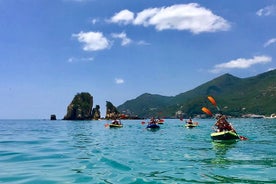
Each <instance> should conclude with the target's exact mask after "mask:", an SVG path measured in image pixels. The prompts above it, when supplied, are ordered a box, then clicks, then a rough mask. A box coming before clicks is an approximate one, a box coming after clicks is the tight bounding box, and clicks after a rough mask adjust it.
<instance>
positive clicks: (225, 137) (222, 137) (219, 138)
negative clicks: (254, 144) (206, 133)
mask: <svg viewBox="0 0 276 184" xmlns="http://www.w3.org/2000/svg"><path fill="white" fill-rule="evenodd" d="M211 138H212V140H213V141H216V142H224V141H226V142H231V141H237V140H238V139H240V136H239V135H238V134H237V133H235V132H233V131H222V132H213V133H211Z"/></svg>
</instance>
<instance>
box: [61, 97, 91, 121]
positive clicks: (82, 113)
mask: <svg viewBox="0 0 276 184" xmlns="http://www.w3.org/2000/svg"><path fill="white" fill-rule="evenodd" d="M92 107H93V96H91V95H90V94H89V93H86V92H82V93H78V94H77V95H75V97H74V99H73V100H72V102H71V103H70V104H69V106H68V107H67V114H66V115H65V116H64V120H90V119H92Z"/></svg>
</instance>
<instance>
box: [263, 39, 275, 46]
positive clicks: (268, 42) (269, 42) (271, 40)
mask: <svg viewBox="0 0 276 184" xmlns="http://www.w3.org/2000/svg"><path fill="white" fill-rule="evenodd" d="M275 42H276V38H272V39H270V40H268V41H267V42H266V43H265V44H264V47H268V46H269V45H271V44H273V43H275Z"/></svg>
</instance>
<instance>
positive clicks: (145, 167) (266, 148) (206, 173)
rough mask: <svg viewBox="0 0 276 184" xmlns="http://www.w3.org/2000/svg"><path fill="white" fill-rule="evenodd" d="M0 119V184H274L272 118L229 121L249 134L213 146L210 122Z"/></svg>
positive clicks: (275, 164) (274, 132) (275, 150)
mask: <svg viewBox="0 0 276 184" xmlns="http://www.w3.org/2000/svg"><path fill="white" fill-rule="evenodd" d="M196 121H198V122H199V126H198V127H196V128H194V129H187V128H184V127H183V124H184V121H180V120H177V119H169V120H165V123H164V124H163V125H160V126H161V128H160V130H158V131H155V132H152V131H148V130H146V129H145V127H146V125H142V124H141V121H140V120H125V121H122V123H123V124H124V127H123V128H120V129H110V128H106V127H105V126H104V125H105V124H106V123H109V122H108V121H48V120H0V164H1V167H0V183H29V184H31V183H39V184H44V183H116V184H117V183H133V184H134V183H136V184H138V183H169V184H174V183H276V119H231V122H232V123H233V125H234V126H235V128H236V130H237V132H238V133H239V134H240V135H242V136H245V137H247V138H248V140H247V141H238V142H236V143H232V144H219V143H213V142H212V141H211V138H210V133H211V131H212V129H211V126H212V124H213V123H214V120H211V119H198V120H196Z"/></svg>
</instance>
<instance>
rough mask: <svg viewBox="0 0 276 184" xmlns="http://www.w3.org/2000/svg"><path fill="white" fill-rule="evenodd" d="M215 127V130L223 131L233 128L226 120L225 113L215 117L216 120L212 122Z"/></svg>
mask: <svg viewBox="0 0 276 184" xmlns="http://www.w3.org/2000/svg"><path fill="white" fill-rule="evenodd" d="M214 126H215V127H216V130H217V132H223V131H233V132H236V131H235V130H234V128H233V127H232V125H231V123H229V122H228V121H227V117H226V116H225V115H219V116H218V117H217V122H216V123H215V124H214Z"/></svg>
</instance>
